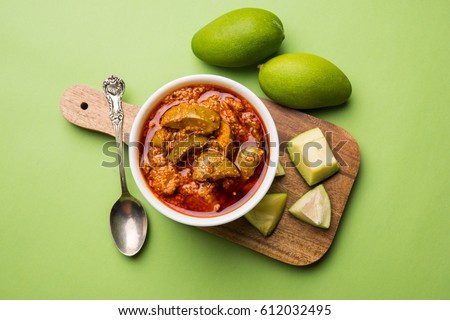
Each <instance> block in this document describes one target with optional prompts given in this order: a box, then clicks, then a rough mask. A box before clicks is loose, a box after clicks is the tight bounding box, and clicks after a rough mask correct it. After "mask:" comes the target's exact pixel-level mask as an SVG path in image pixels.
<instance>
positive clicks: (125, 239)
mask: <svg viewBox="0 0 450 320" xmlns="http://www.w3.org/2000/svg"><path fill="white" fill-rule="evenodd" d="M143 212H144V208H143V207H142V205H141V204H140V203H139V202H138V201H137V200H136V199H135V198H134V197H133V196H132V195H130V194H123V195H122V196H121V197H120V198H119V200H117V202H116V203H115V204H114V206H113V207H112V209H111V215H110V227H111V234H112V236H113V239H114V242H115V243H116V246H117V248H118V249H119V251H120V252H122V253H123V254H124V255H126V256H133V255H135V254H136V253H137V252H139V250H140V249H141V248H142V246H143V244H144V242H145V237H146V233H147V216H146V215H145V214H142V213H143Z"/></svg>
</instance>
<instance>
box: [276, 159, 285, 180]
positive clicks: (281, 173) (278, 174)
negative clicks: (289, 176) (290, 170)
mask: <svg viewBox="0 0 450 320" xmlns="http://www.w3.org/2000/svg"><path fill="white" fill-rule="evenodd" d="M285 174H286V171H284V167H283V165H282V164H281V162H280V161H278V164H277V171H276V172H275V177H281V176H284V175H285Z"/></svg>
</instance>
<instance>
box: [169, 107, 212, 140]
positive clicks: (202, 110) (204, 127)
mask: <svg viewBox="0 0 450 320" xmlns="http://www.w3.org/2000/svg"><path fill="white" fill-rule="evenodd" d="M161 126H163V127H168V128H172V129H185V130H186V131H189V132H195V133H198V134H203V135H208V134H211V133H213V132H214V131H216V130H217V129H219V126H220V115H219V114H218V113H217V112H216V111H214V110H211V109H209V108H207V107H204V106H200V105H198V104H195V103H187V102H183V103H180V104H179V105H176V106H174V107H172V108H170V109H169V110H167V111H166V112H165V113H164V114H163V116H162V117H161Z"/></svg>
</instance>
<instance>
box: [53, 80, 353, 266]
mask: <svg viewBox="0 0 450 320" xmlns="http://www.w3.org/2000/svg"><path fill="white" fill-rule="evenodd" d="M261 100H262V101H263V102H264V104H265V105H266V106H267V108H268V109H269V111H270V113H271V114H272V117H273V118H274V120H275V124H276V126H277V130H278V135H279V138H280V160H281V161H282V163H283V165H284V167H285V169H286V175H285V176H283V177H276V178H275V181H274V183H273V184H272V187H271V188H270V190H269V192H287V193H288V200H287V204H286V208H285V212H284V214H283V216H282V218H281V221H280V223H279V224H278V227H277V228H276V229H275V231H274V233H273V234H272V235H271V236H269V237H263V236H262V235H261V234H260V233H259V232H258V231H257V230H256V229H255V228H253V226H251V225H250V224H249V223H248V222H247V220H246V219H245V218H241V219H238V220H236V221H234V222H231V223H228V224H226V225H223V226H217V227H207V228H200V229H202V230H204V231H207V232H209V233H212V234H214V235H217V236H219V237H222V238H224V239H227V240H229V241H232V242H235V243H237V244H240V245H242V246H245V247H247V248H250V249H252V250H255V251H257V252H260V253H262V254H264V255H266V256H269V257H271V258H274V259H277V260H280V261H282V262H285V263H288V264H292V265H296V266H305V265H309V264H311V263H313V262H315V261H317V260H319V259H320V258H321V257H323V255H324V254H325V253H326V252H327V251H328V249H329V248H330V246H331V244H332V242H333V239H334V237H335V235H336V232H337V230H338V226H339V222H340V220H341V218H342V215H343V212H344V209H345V205H346V203H347V200H348V197H349V196H350V192H351V189H352V186H353V183H354V181H355V178H356V175H357V173H358V169H359V163H360V151H359V146H358V144H357V142H356V141H355V139H353V137H352V136H351V135H350V134H349V133H348V132H346V131H345V130H344V129H342V128H340V127H338V126H336V125H334V124H332V123H329V122H327V121H324V120H320V119H318V118H315V117H313V116H310V115H307V114H305V113H303V112H301V111H298V110H293V109H289V108H285V107H282V106H280V105H277V104H275V103H273V102H271V101H268V100H265V99H261ZM86 104H87V108H85V107H86ZM82 106H83V107H84V109H83V108H82ZM122 106H123V109H124V114H125V119H124V140H125V142H128V137H129V132H130V130H131V125H132V123H133V120H134V118H135V117H136V114H137V112H138V111H139V107H138V106H133V105H130V104H127V103H123V105H122ZM60 108H61V112H62V114H63V116H64V117H65V118H66V119H67V120H68V121H70V122H71V123H73V124H75V125H77V126H80V127H83V128H86V129H90V130H94V131H98V132H103V133H106V134H109V135H111V136H113V135H114V134H113V131H112V126H111V121H110V119H109V115H108V106H107V103H106V100H105V98H104V96H103V93H102V92H100V91H98V90H95V89H93V88H90V87H87V86H83V85H76V86H73V87H70V88H68V89H67V90H66V91H65V92H64V94H63V96H62V97H61V105H60ZM314 127H319V128H320V129H321V130H322V132H323V133H324V134H325V136H326V138H327V141H328V143H329V145H330V147H331V149H332V150H333V153H334V155H335V157H336V158H337V160H338V161H339V163H340V165H341V168H340V170H339V172H338V173H337V174H335V175H334V176H332V177H330V178H329V179H327V180H326V181H324V182H323V184H324V186H325V189H326V190H327V192H328V194H329V196H330V201H331V208H332V216H331V225H330V228H329V229H326V230H325V229H320V228H316V227H313V226H310V225H308V224H307V223H305V222H303V221H300V220H298V219H297V218H295V217H293V216H292V215H290V214H288V212H287V209H288V208H289V207H290V206H291V205H292V204H293V203H294V202H295V201H296V200H297V199H299V198H300V197H301V196H302V195H303V194H305V193H306V192H307V191H308V190H310V189H311V187H309V186H308V185H307V184H306V183H305V181H304V180H303V178H302V177H301V176H300V174H299V173H298V171H297V169H295V167H294V166H293V164H292V162H291V161H290V160H289V156H288V154H287V150H286V143H287V141H289V140H290V139H291V138H293V137H294V136H296V135H297V134H299V133H301V132H303V131H305V130H308V129H312V128H314Z"/></svg>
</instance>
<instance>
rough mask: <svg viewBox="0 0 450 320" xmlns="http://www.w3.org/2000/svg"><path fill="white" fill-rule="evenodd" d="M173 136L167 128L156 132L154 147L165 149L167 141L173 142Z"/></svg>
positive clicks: (153, 141) (153, 140)
mask: <svg viewBox="0 0 450 320" xmlns="http://www.w3.org/2000/svg"><path fill="white" fill-rule="evenodd" d="M171 137H172V134H171V133H170V132H169V131H167V130H166V129H165V128H161V129H158V130H156V131H155V134H154V135H153V138H152V145H153V146H154V147H157V148H163V147H165V146H166V145H167V141H169V140H171Z"/></svg>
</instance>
